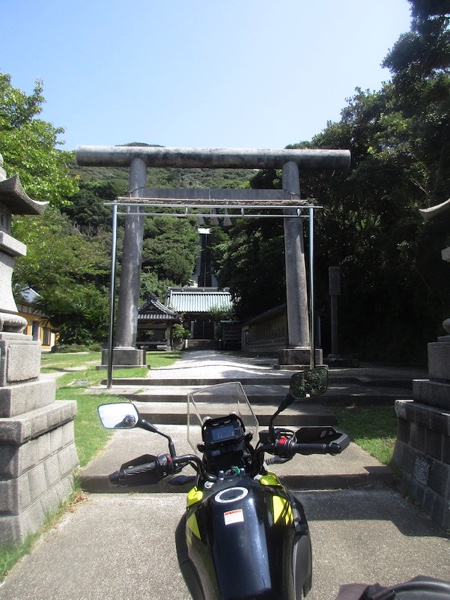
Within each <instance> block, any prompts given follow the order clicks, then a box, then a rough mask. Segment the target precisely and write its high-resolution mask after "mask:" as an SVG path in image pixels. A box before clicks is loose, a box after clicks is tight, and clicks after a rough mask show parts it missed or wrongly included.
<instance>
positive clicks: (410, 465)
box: [394, 440, 450, 530]
mask: <svg viewBox="0 0 450 600" xmlns="http://www.w3.org/2000/svg"><path fill="white" fill-rule="evenodd" d="M394 462H395V463H396V464H397V465H399V466H400V468H401V470H402V475H401V479H400V491H401V493H402V494H403V495H404V496H407V497H409V498H410V499H411V500H412V501H413V502H415V503H416V504H417V505H418V506H420V507H421V508H422V510H423V511H424V512H425V513H426V514H427V515H429V516H430V517H431V519H432V520H433V521H434V522H435V523H437V524H438V525H440V526H441V527H442V528H444V529H446V530H448V529H450V496H449V481H450V466H449V465H448V464H444V463H442V462H440V461H437V460H435V459H432V458H431V457H430V456H428V455H426V454H424V453H423V452H420V451H418V450H416V449H414V448H412V447H411V446H409V445H408V444H404V443H402V442H399V441H398V440H397V442H396V445H395V451H394Z"/></svg>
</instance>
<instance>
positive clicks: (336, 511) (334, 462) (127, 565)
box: [0, 353, 450, 600]
mask: <svg viewBox="0 0 450 600" xmlns="http://www.w3.org/2000/svg"><path fill="white" fill-rule="evenodd" d="M196 354H197V353H196ZM205 359H206V360H207V361H208V365H206V364H205V362H204V360H205ZM266 360H267V359H256V358H255V359H252V360H248V359H244V358H239V360H237V361H236V358H235V357H230V359H228V358H226V359H224V357H223V356H212V355H210V356H208V357H205V356H203V357H202V356H201V355H200V354H197V355H196V356H194V353H192V355H190V353H186V355H184V358H183V360H182V361H180V362H179V363H178V364H177V365H175V366H174V367H167V368H166V369H164V371H165V373H166V374H167V375H168V374H169V373H170V372H173V373H175V372H176V371H178V375H177V377H178V376H179V375H180V369H181V370H184V373H186V370H187V369H189V370H193V369H198V370H202V369H210V368H211V369H212V371H210V373H211V372H212V373H213V376H214V377H216V376H217V375H218V373H219V370H220V369H223V370H226V371H227V372H230V371H235V372H236V373H237V372H239V373H240V374H242V371H245V372H247V373H250V372H252V376H254V372H255V371H257V372H258V373H260V374H261V375H262V370H264V371H265V372H268V371H269V370H270V375H271V376H272V375H273V371H272V366H269V365H266V364H263V361H266ZM258 361H261V362H258ZM202 363H203V364H202ZM198 372H199V371H198ZM155 373H156V371H155V372H154V373H150V375H149V376H150V377H152V376H154V374H155ZM335 375H336V376H338V375H339V374H338V373H335V374H333V377H334V376H335ZM351 375H352V376H351V377H350V374H349V372H348V370H347V372H346V373H344V372H342V373H341V374H340V375H339V376H341V377H342V378H343V379H346V380H350V379H353V380H358V378H359V380H360V381H361V378H365V381H366V383H367V381H369V382H370V381H372V382H373V381H375V379H376V380H378V381H379V382H383V385H389V382H391V383H392V382H393V381H396V382H403V383H405V385H406V382H407V381H408V377H411V375H412V377H415V376H417V375H419V376H421V373H419V372H417V371H414V373H413V372H411V371H410V370H403V369H401V370H395V369H378V370H377V369H375V368H374V367H373V368H372V367H369V370H367V369H362V370H354V371H353V373H352V374H351ZM346 385H348V386H349V387H350V386H351V385H352V384H351V383H347V384H346ZM355 385H357V384H356V383H355ZM161 429H163V427H161ZM164 430H165V431H166V432H167V433H170V435H173V437H174V440H175V443H176V445H177V448H178V449H179V451H180V452H183V451H184V449H183V448H185V444H186V442H185V427H183V426H164ZM161 444H162V445H161ZM163 451H165V447H164V440H163V439H162V438H160V436H152V435H151V434H149V433H147V432H144V431H140V430H133V431H118V432H116V433H115V434H114V435H113V438H112V440H111V442H110V444H109V445H108V446H107V448H106V449H105V451H104V452H103V454H102V455H101V456H100V457H98V459H96V460H95V461H93V463H91V465H90V468H92V469H93V470H94V471H95V472H97V473H100V472H103V471H104V472H107V470H108V469H110V470H114V469H116V468H117V467H118V466H119V465H120V464H121V463H122V462H124V461H126V460H128V459H130V458H132V457H134V456H137V455H138V454H142V453H145V452H152V453H157V452H163ZM274 470H276V471H277V472H278V473H280V474H281V476H282V477H283V478H284V480H285V482H286V483H288V484H289V487H291V489H293V490H294V491H295V493H296V494H297V495H298V496H299V498H301V500H302V502H303V504H304V506H305V510H306V514H307V517H308V520H309V524H310V528H311V537H312V541H313V552H314V580H313V589H312V591H311V592H310V594H309V595H308V600H332V599H333V598H335V596H336V594H337V593H338V590H339V586H340V585H341V584H344V583H350V582H367V583H373V582H375V581H379V582H380V583H382V584H384V585H388V584H392V583H395V582H399V581H404V580H407V579H410V578H412V577H414V576H416V575H419V574H425V575H428V576H432V577H438V578H444V579H449V580H450V542H449V540H448V538H446V537H445V536H444V534H443V532H442V531H441V530H439V529H438V528H437V527H436V526H434V525H433V523H431V522H430V520H429V519H428V518H427V517H426V516H424V515H423V514H422V513H421V512H419V511H418V510H417V509H416V508H415V507H414V506H412V505H411V504H409V503H408V502H407V501H406V500H405V499H403V498H402V497H401V496H400V495H399V494H398V493H397V492H396V490H395V487H393V485H392V481H393V480H392V476H390V474H389V471H388V470H387V468H386V467H384V466H383V465H381V464H380V463H378V462H377V461H376V460H375V459H373V458H372V457H370V456H369V455H368V454H366V453H365V452H364V451H363V450H361V449H360V448H359V447H358V446H356V445H354V444H351V445H350V447H349V449H348V450H347V451H345V452H344V453H343V454H342V455H340V456H336V457H330V456H328V457H297V458H296V459H295V460H293V461H292V462H291V463H288V464H286V465H282V466H279V467H274ZM293 474H294V475H295V476H293ZM381 475H382V476H381ZM184 502H185V496H184V493H181V490H180V489H178V488H169V487H167V488H163V489H159V490H154V491H153V493H148V492H145V493H141V494H131V495H130V494H129V493H126V492H125V493H120V492H119V493H117V492H116V493H103V494H87V495H86V499H85V501H84V502H82V503H80V504H79V505H78V506H76V507H75V508H74V510H73V512H69V513H67V514H66V515H65V517H64V518H63V519H62V521H61V522H60V524H59V525H58V526H57V527H56V528H55V529H53V530H51V531H50V532H48V533H47V534H46V535H45V536H43V538H42V539H41V541H40V542H39V544H38V545H37V547H36V548H35V549H34V550H33V552H32V553H31V555H29V556H27V557H26V558H25V559H23V560H22V561H21V562H20V563H19V564H18V565H16V567H15V568H14V569H13V570H12V572H11V573H10V574H9V575H8V577H7V578H6V580H5V582H4V583H3V584H1V585H0V599H1V600H25V599H26V600H95V599H102V600H104V599H105V598H106V599H111V600H125V599H127V600H137V599H139V600H160V599H161V598H167V599H170V600H188V598H189V595H188V593H187V590H186V587H185V585H184V582H183V580H182V577H181V575H180V574H179V571H178V568H177V561H176V553H175V545H174V530H175V527H176V525H177V523H178V521H179V519H180V517H181V515H182V513H183V507H184Z"/></svg>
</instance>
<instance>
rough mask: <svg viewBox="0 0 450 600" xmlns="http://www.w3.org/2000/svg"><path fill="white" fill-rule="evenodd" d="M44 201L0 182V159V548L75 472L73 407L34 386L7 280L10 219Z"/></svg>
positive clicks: (14, 246) (15, 539) (13, 245)
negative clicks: (36, 199)
mask: <svg viewBox="0 0 450 600" xmlns="http://www.w3.org/2000/svg"><path fill="white" fill-rule="evenodd" d="M46 205H47V203H46V202H37V201H35V200H32V199H31V198H29V197H28V196H27V194H26V193H25V191H24V190H23V188H22V186H21V184H20V181H19V178H18V177H17V176H14V177H10V178H6V173H5V170H4V169H3V159H2V157H1V155H0V544H16V543H20V542H22V541H23V540H24V539H25V538H26V536H27V535H28V534H30V533H34V532H36V531H37V530H38V529H39V528H40V527H41V526H42V524H43V522H44V520H45V517H46V516H47V514H48V513H50V512H51V511H53V510H54V509H56V508H58V506H59V504H60V503H61V502H63V501H64V500H66V499H67V498H68V496H69V495H70V493H71V491H72V473H73V470H74V469H75V468H76V467H77V466H78V457H77V453H76V449H75V443H74V434H73V419H74V417H75V414H76V402H71V401H55V382H54V381H53V380H41V379H40V367H41V348H40V342H36V341H33V339H32V336H29V335H25V334H24V333H23V331H24V329H25V327H26V325H27V322H26V320H25V319H23V318H22V317H20V316H19V315H18V314H17V307H16V304H15V301H14V298H13V294H12V288H11V276H12V273H13V269H14V263H15V260H16V258H17V257H19V256H24V255H25V253H26V246H25V245H24V244H22V243H21V242H19V241H18V240H17V239H15V238H14V237H12V235H11V215H13V214H27V215H39V214H41V213H42V212H43V211H44V210H45V208H46Z"/></svg>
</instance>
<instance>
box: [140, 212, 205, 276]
mask: <svg viewBox="0 0 450 600" xmlns="http://www.w3.org/2000/svg"><path fill="white" fill-rule="evenodd" d="M198 251H199V246H198V232H197V229H196V227H195V224H194V222H193V221H192V220H189V219H180V218H178V217H165V216H160V217H148V218H147V220H146V222H145V227H144V248H143V254H142V270H143V271H144V272H152V273H155V274H156V275H157V277H158V280H165V279H166V280H169V281H172V282H173V283H174V284H175V285H187V284H188V283H189V279H190V277H191V276H192V273H193V272H194V267H195V260H196V258H197V254H198Z"/></svg>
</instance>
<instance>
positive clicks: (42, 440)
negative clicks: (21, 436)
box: [0, 421, 77, 479]
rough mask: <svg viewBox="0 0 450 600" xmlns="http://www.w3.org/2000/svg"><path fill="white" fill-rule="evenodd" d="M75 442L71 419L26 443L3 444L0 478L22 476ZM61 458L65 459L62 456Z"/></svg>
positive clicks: (0, 455) (0, 449)
mask: <svg viewBox="0 0 450 600" xmlns="http://www.w3.org/2000/svg"><path fill="white" fill-rule="evenodd" d="M73 443H74V428H73V421H71V422H70V423H66V424H65V425H62V426H61V427H57V428H56V429H52V431H49V432H48V433H46V434H44V435H41V436H40V437H38V438H36V439H34V440H30V441H29V442H26V443H25V444H19V445H16V444H1V445H0V479H6V478H17V477H20V476H21V475H23V474H24V473H26V472H27V471H30V470H31V469H33V468H34V467H36V466H37V465H38V464H40V463H44V461H46V460H47V459H49V458H50V457H51V456H55V455H57V454H58V452H60V451H61V450H62V449H63V448H68V447H73ZM71 452H72V451H71ZM64 456H69V455H68V454H67V455H66V454H65V455H64ZM60 458H61V460H62V459H63V457H62V456H61V457H60ZM61 466H62V465H61ZM75 466H77V465H75ZM63 472H64V471H63Z"/></svg>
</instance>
